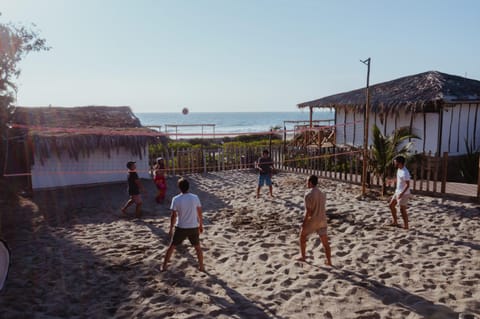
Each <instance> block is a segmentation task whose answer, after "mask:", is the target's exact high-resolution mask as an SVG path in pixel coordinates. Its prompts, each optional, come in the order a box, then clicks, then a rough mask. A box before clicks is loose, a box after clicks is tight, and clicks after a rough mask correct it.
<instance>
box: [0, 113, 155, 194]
mask: <svg viewBox="0 0 480 319" xmlns="http://www.w3.org/2000/svg"><path fill="white" fill-rule="evenodd" d="M151 133H152V131H150V130H149V129H146V128H144V127H142V126H141V123H140V121H139V119H138V118H137V117H136V116H135V115H134V114H133V112H132V111H131V109H130V108H129V107H104V106H102V107H101V106H87V107H16V108H15V110H14V113H13V116H12V120H11V128H10V129H9V138H8V139H9V142H8V154H7V169H6V174H7V176H8V175H11V176H15V175H16V176H25V177H26V183H27V185H26V186H27V187H28V188H30V189H33V190H36V189H45V188H56V187H64V186H71V185H87V184H98V183H109V182H118V181H126V176H127V168H126V163H127V162H128V161H136V162H137V171H138V174H139V176H140V177H141V178H142V177H143V178H148V177H149V161H148V144H149V141H150V140H151V139H152V138H153V136H152V134H151ZM149 134H150V135H149Z"/></svg>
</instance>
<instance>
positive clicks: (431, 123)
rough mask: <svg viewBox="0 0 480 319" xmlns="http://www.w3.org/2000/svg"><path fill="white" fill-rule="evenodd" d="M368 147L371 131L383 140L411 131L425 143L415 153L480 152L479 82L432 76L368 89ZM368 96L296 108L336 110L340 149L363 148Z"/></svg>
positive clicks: (353, 95) (354, 93) (432, 73)
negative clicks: (401, 129) (380, 134)
mask: <svg viewBox="0 0 480 319" xmlns="http://www.w3.org/2000/svg"><path fill="white" fill-rule="evenodd" d="M369 92H370V112H369V136H368V137H369V145H370V144H371V142H372V135H371V134H372V129H371V128H372V126H373V124H376V125H377V126H378V127H379V128H380V130H381V131H382V132H383V134H384V135H388V134H390V133H392V132H393V131H394V130H395V129H397V128H399V127H405V126H408V127H409V128H410V130H411V132H413V133H414V134H416V135H417V136H419V137H420V138H421V140H416V141H415V145H414V150H416V151H418V152H432V154H436V155H440V154H442V153H444V152H448V153H450V154H452V155H461V154H466V153H467V152H468V150H467V144H468V147H470V148H472V147H473V149H478V148H479V147H480V128H478V124H479V122H480V112H479V106H480V81H478V80H472V79H467V78H465V77H460V76H455V75H450V74H445V73H441V72H437V71H429V72H424V73H420V74H416V75H411V76H406V77H402V78H399V79H395V80H392V81H388V82H383V83H380V84H376V85H373V86H370V88H369ZM365 101H366V90H365V88H361V89H358V90H354V91H350V92H345V93H340V94H335V95H331V96H327V97H323V98H321V99H317V100H313V101H308V102H303V103H300V104H298V107H299V108H306V107H308V108H310V112H311V113H312V112H313V109H314V108H333V109H334V110H335V124H336V127H335V131H336V132H335V133H336V143H337V145H338V144H345V145H353V146H362V145H363V137H364V119H365V116H364V114H365V103H366V102H365Z"/></svg>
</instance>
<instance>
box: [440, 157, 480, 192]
mask: <svg viewBox="0 0 480 319" xmlns="http://www.w3.org/2000/svg"><path fill="white" fill-rule="evenodd" d="M447 166H448V152H443V163H442V186H441V190H440V192H441V193H442V194H445V190H446V186H447V171H448V170H447V168H448V167H447ZM479 183H480V182H479Z"/></svg>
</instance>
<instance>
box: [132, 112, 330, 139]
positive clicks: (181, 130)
mask: <svg viewBox="0 0 480 319" xmlns="http://www.w3.org/2000/svg"><path fill="white" fill-rule="evenodd" d="M135 115H136V116H137V117H138V118H139V119H140V122H141V123H142V125H143V126H160V129H159V130H160V131H161V132H163V133H170V134H172V135H175V134H178V135H180V136H183V135H184V134H185V135H187V134H188V136H189V137H190V136H200V135H202V133H203V134H215V135H218V136H220V135H222V134H227V135H228V134H238V133H239V134H242V133H259V132H267V131H270V129H271V128H280V129H284V127H285V128H286V129H287V130H291V129H293V126H294V123H288V122H287V123H285V122H284V121H309V117H310V112H309V111H308V110H305V111H301V110H299V111H298V112H215V113H213V112H212V113H211V112H205V113H193V112H192V113H189V114H187V115H183V114H182V113H180V112H178V113H135ZM334 116H335V113H334V111H328V110H327V111H324V110H315V111H314V112H313V120H332V122H331V123H330V124H333V119H334ZM201 124H204V126H203V127H202V126H201ZM205 124H208V125H205ZM326 124H327V123H326V122H325V123H322V124H321V125H326ZM175 125H187V126H177V127H175Z"/></svg>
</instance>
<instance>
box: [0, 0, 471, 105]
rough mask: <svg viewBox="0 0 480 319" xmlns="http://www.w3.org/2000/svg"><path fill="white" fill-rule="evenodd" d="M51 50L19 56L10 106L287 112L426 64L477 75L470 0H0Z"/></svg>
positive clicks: (0, 6) (6, 14)
mask: <svg viewBox="0 0 480 319" xmlns="http://www.w3.org/2000/svg"><path fill="white" fill-rule="evenodd" d="M0 12H1V14H2V15H1V16H0V23H8V22H12V23H14V24H21V25H25V26H30V25H31V24H32V23H33V24H35V25H36V26H35V27H34V29H35V30H37V31H39V33H40V34H41V36H42V37H43V38H45V39H46V40H47V44H48V45H49V46H50V47H51V50H49V51H46V52H34V53H31V54H29V55H27V56H26V57H25V59H24V60H23V61H22V62H21V63H20V65H19V66H20V68H21V70H22V73H21V75H20V77H19V78H18V79H17V81H16V83H17V84H18V92H17V105H21V106H47V105H52V106H84V105H111V106H120V105H121V106H123V105H128V106H130V107H131V108H132V110H133V111H134V112H180V111H181V109H182V108H184V107H187V108H189V110H190V112H238V111H245V112H255V111H263V112H268V111H272V112H275V111H282V112H295V111H297V107H296V105H297V104H298V103H301V102H305V101H309V100H313V99H317V98H321V97H324V96H328V95H332V94H336V93H340V92H345V91H350V90H354V89H358V88H361V87H365V84H366V77H367V66H366V65H365V64H362V63H361V62H360V60H364V59H366V58H369V57H370V58H371V71H370V84H375V83H381V82H384V81H389V80H393V79H395V78H399V77H402V76H407V75H412V74H417V73H421V72H426V71H431V70H436V71H440V72H444V73H448V74H454V75H460V76H466V77H468V78H473V79H477V80H480V60H479V58H478V57H479V56H480V32H479V31H480V1H477V0H457V1H454V0H451V1H449V0H422V1H419V0H403V1H398V0H395V1H394V0H364V1H356V0H338V1H326V0H325V1H322V0H317V1H314V0H295V1H294V0H290V1H285V0H236V1H234V0H189V1H188V0H170V1H163V0H135V1H131V0H128V1H127V0H0Z"/></svg>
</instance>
